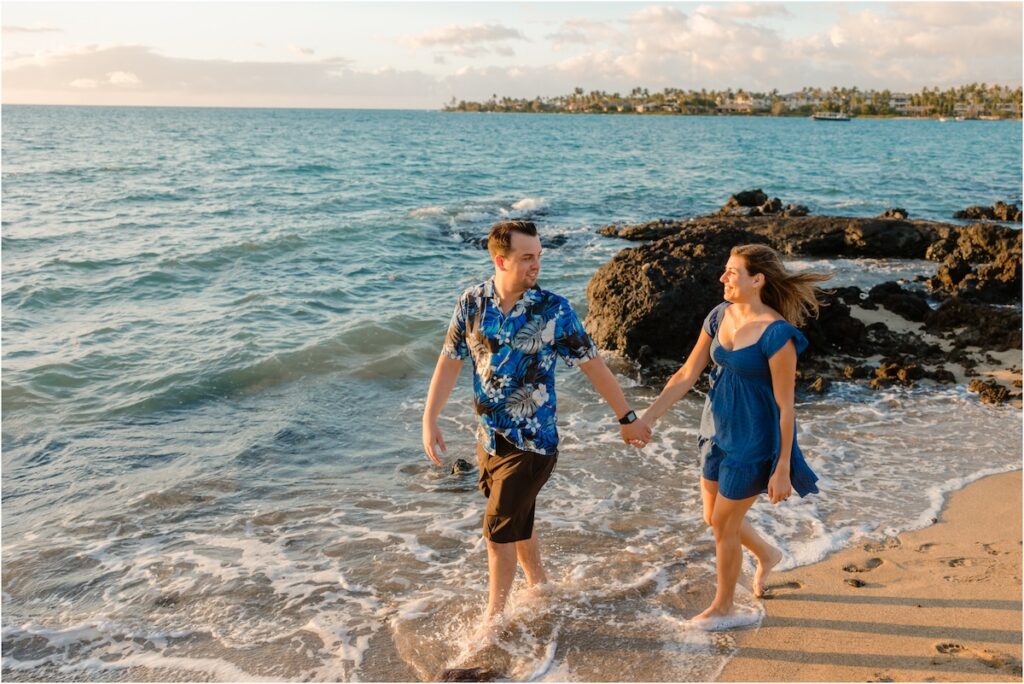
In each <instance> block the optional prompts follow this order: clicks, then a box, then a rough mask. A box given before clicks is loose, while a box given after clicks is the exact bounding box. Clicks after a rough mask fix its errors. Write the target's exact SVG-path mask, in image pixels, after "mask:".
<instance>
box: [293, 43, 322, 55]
mask: <svg viewBox="0 0 1024 684" xmlns="http://www.w3.org/2000/svg"><path fill="white" fill-rule="evenodd" d="M288 51H289V52H291V53H292V54H295V55H298V56H300V57H312V56H313V55H315V54H316V50H314V49H313V48H308V47H299V46H297V45H289V46H288Z"/></svg>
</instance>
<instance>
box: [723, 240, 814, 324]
mask: <svg viewBox="0 0 1024 684" xmlns="http://www.w3.org/2000/svg"><path fill="white" fill-rule="evenodd" d="M732 255H733V256H738V257H743V260H744V261H745V262H746V263H747V273H749V274H750V275H752V276H754V275H757V274H758V273H761V274H763V275H764V287H762V288H761V301H762V302H764V303H765V304H767V305H768V306H770V307H772V308H773V309H775V310H776V311H778V312H779V313H780V314H782V317H783V318H785V319H786V320H787V321H789V322H790V323H792V324H793V325H795V326H797V327H799V326H801V325H803V324H804V321H806V320H807V318H808V317H813V318H817V317H818V307H819V306H820V304H819V302H818V293H819V292H821V289H820V288H818V287H817V286H816V285H815V283H820V282H822V281H825V280H828V279H829V278H831V277H832V275H831V274H830V273H815V272H805V273H792V272H790V271H787V270H786V267H785V265H783V263H782V259H780V258H779V254H778V252H776V251H775V250H774V249H772V248H771V247H769V246H767V245H739V246H737V247H733V248H732Z"/></svg>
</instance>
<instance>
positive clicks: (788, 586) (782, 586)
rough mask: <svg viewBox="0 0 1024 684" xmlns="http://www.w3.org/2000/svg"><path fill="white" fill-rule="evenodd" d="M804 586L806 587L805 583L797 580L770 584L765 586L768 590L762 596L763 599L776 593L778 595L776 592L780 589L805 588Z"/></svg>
mask: <svg viewBox="0 0 1024 684" xmlns="http://www.w3.org/2000/svg"><path fill="white" fill-rule="evenodd" d="M803 588H804V585H803V584H801V583H800V582H796V581H793V582H780V583H778V584H769V585H768V586H766V587H765V590H766V591H765V594H764V596H762V597H761V598H762V599H770V598H774V597H775V595H776V594H775V592H777V591H780V590H786V589H789V590H796V589H803Z"/></svg>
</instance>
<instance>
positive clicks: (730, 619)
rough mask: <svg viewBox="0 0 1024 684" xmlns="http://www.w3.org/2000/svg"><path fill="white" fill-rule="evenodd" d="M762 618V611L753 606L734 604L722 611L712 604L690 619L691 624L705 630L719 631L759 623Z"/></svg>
mask: <svg viewBox="0 0 1024 684" xmlns="http://www.w3.org/2000/svg"><path fill="white" fill-rule="evenodd" d="M760 619H761V613H760V611H757V610H755V609H752V608H738V607H736V606H733V607H732V608H731V609H730V610H728V611H722V610H719V609H718V608H715V607H714V606H712V607H709V608H708V609H707V610H705V611H704V612H703V613H701V614H700V615H698V616H696V617H695V618H693V619H692V620H690V622H689V624H690V625H691V626H693V627H695V628H697V629H699V630H702V631H705V632H719V631H722V630H726V629H737V628H739V627H749V626H750V625H754V624H757V622H758V621H759V620H760Z"/></svg>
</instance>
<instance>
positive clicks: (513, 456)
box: [476, 434, 558, 544]
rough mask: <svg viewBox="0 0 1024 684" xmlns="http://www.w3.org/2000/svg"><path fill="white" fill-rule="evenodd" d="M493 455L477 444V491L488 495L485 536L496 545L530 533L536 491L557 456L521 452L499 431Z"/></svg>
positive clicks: (515, 540)
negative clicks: (495, 452)
mask: <svg viewBox="0 0 1024 684" xmlns="http://www.w3.org/2000/svg"><path fill="white" fill-rule="evenodd" d="M494 445H495V451H497V452H498V453H497V455H496V456H491V455H490V454H488V453H487V452H486V451H484V450H483V449H482V448H481V447H480V446H479V445H477V448H476V454H477V459H478V461H479V462H480V491H481V492H483V494H484V496H486V497H487V510H486V511H485V512H484V539H488V540H490V541H493V542H497V543H499V544H508V543H511V542H517V541H523V540H525V539H529V538H530V537H532V536H533V514H534V510H535V509H536V502H537V494H538V493H539V492H540V488H541V487H543V486H544V483H545V482H547V481H548V478H549V477H550V476H551V471H552V470H554V469H555V462H556V461H557V460H558V457H557V456H545V455H544V454H538V453H534V452H532V451H522V450H520V449H519V447H517V446H515V445H514V444H512V443H511V442H509V441H508V440H507V439H505V438H504V437H502V436H501V435H500V434H499V435H495V444H494Z"/></svg>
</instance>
